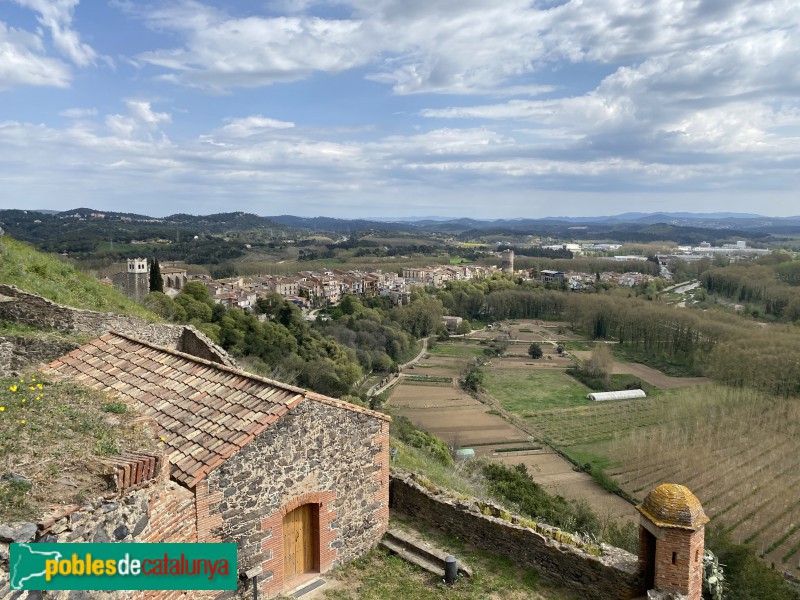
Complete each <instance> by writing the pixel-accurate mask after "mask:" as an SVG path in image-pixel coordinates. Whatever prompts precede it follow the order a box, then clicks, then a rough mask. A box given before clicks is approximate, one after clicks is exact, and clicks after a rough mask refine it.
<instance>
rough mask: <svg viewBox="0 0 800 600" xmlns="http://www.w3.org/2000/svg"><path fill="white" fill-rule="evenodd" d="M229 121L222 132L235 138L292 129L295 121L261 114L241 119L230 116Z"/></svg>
mask: <svg viewBox="0 0 800 600" xmlns="http://www.w3.org/2000/svg"><path fill="white" fill-rule="evenodd" d="M228 121H229V122H228V124H227V125H225V126H224V127H223V128H222V129H220V134H222V135H223V136H229V137H235V138H245V137H250V136H253V135H258V134H260V133H268V132H270V131H274V130H276V129H291V128H293V127H294V123H292V122H291V121H280V120H278V119H270V118H269V117H263V116H261V115H253V116H250V117H243V118H240V119H234V118H230V119H228Z"/></svg>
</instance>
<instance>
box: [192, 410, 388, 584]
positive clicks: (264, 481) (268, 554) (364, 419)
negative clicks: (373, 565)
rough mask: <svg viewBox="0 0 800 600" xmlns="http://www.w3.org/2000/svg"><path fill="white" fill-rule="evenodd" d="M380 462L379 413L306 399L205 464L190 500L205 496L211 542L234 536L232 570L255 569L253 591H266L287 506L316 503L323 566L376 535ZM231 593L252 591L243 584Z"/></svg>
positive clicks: (278, 569)
mask: <svg viewBox="0 0 800 600" xmlns="http://www.w3.org/2000/svg"><path fill="white" fill-rule="evenodd" d="M388 461H389V442H388V423H387V422H386V421H385V420H383V419H381V418H379V417H377V416H374V415H372V414H370V413H369V412H357V411H351V410H347V409H343V408H339V407H336V406H330V405H327V404H323V403H321V402H317V401H314V400H311V399H308V400H306V401H304V402H301V403H300V404H299V405H297V406H296V407H295V408H294V409H293V410H292V411H291V412H290V413H289V414H287V415H286V416H284V417H283V418H282V419H280V420H279V421H278V422H277V423H276V424H275V425H274V426H273V427H271V428H269V429H267V430H266V431H264V432H263V433H262V434H261V435H260V436H258V437H257V438H256V439H254V440H253V441H252V442H250V443H249V444H247V445H246V446H245V447H244V448H243V449H242V450H240V451H239V452H238V453H236V454H234V456H233V457H231V458H230V459H228V460H227V461H226V462H225V463H224V464H223V465H222V466H220V467H219V468H218V469H216V470H215V471H213V472H212V473H211V474H210V475H209V476H208V478H207V479H206V483H207V485H208V487H207V489H204V490H202V491H198V508H200V507H201V506H203V500H201V498H202V497H204V496H208V497H209V498H211V501H210V502H209V503H208V506H209V515H208V517H207V518H213V516H214V515H215V514H216V515H218V516H219V517H220V519H221V526H220V528H219V538H218V539H219V541H223V542H235V543H236V544H237V545H238V547H239V571H240V573H248V574H249V575H248V577H249V578H252V576H253V575H257V576H258V583H259V588H260V592H261V593H262V594H264V595H268V596H269V595H274V594H276V593H277V592H280V591H281V590H282V589H283V587H284V584H285V583H286V582H284V581H283V557H282V555H283V531H282V529H283V517H284V516H285V515H286V514H287V513H288V512H290V511H291V510H293V509H294V508H297V507H299V506H302V505H303V504H313V505H316V507H317V511H318V515H319V517H318V518H319V548H317V555H318V559H319V563H320V565H319V566H320V568H321V571H323V572H324V571H325V570H327V569H329V568H331V567H334V566H336V565H339V564H341V563H343V562H347V561H349V560H352V559H353V558H356V557H357V556H360V555H361V554H362V553H364V552H365V551H366V550H368V549H369V548H371V547H372V546H373V545H374V544H375V543H377V542H378V540H379V539H380V537H381V536H382V535H383V533H384V531H385V530H386V527H387V524H388V487H389V480H388ZM199 487H200V486H198V488H199ZM216 499H218V502H217V501H216ZM198 519H199V516H198ZM198 523H200V520H198ZM199 530H200V531H203V530H204V528H203V527H199ZM210 531H211V534H212V535H213V534H214V532H215V528H214V527H213V526H212V527H211V528H210ZM201 541H202V538H201ZM240 593H241V594H242V595H245V594H246V595H248V596H252V587H251V584H250V583H249V582H248V583H246V584H244V583H243V586H242V589H240ZM233 595H234V594H223V596H222V597H232V596H233Z"/></svg>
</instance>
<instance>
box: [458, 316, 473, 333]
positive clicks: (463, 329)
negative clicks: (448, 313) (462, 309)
mask: <svg viewBox="0 0 800 600" xmlns="http://www.w3.org/2000/svg"><path fill="white" fill-rule="evenodd" d="M456 333H457V334H458V335H467V334H468V333H472V325H471V324H470V322H469V321H467V320H466V319H464V320H463V321H461V323H459V324H458V328H457V329H456Z"/></svg>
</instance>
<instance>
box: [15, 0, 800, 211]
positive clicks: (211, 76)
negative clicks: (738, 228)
mask: <svg viewBox="0 0 800 600" xmlns="http://www.w3.org/2000/svg"><path fill="white" fill-rule="evenodd" d="M799 25H800V2H797V0H785V1H783V0H767V1H764V0H638V1H634V0H592V1H589V0H569V1H564V0H527V1H526V0H339V1H328V0H277V1H274V2H259V1H257V0H247V1H244V0H228V1H226V2H216V3H211V2H196V1H194V0H188V1H183V0H169V1H163V2H161V1H154V2H147V1H140V0H111V1H104V0H93V1H91V2H89V1H84V2H80V1H79V0H50V1H48V0H0V208H22V209H50V210H67V209H70V208H76V207H91V208H96V209H101V210H109V211H121V212H137V213H142V214H148V215H152V216H166V215H169V214H173V213H191V214H209V213H217V212H229V211H247V212H253V213H256V214H259V215H279V214H294V215H302V216H318V215H324V216H332V217H340V218H347V217H408V216H433V215H436V216H448V217H473V218H525V217H528V218H536V217H544V216H556V215H558V216H562V215H563V216H591V215H611V214H618V213H622V212H627V211H637V212H659V211H690V212H715V211H733V212H748V213H759V214H764V215H770V216H788V215H797V214H800V196H799V194H798V190H800V68H798V65H800V31H798V29H799V27H798V26H799Z"/></svg>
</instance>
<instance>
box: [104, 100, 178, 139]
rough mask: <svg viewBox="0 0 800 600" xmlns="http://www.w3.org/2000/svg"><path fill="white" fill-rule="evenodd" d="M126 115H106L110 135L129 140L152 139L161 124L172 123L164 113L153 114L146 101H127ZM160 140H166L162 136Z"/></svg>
mask: <svg viewBox="0 0 800 600" xmlns="http://www.w3.org/2000/svg"><path fill="white" fill-rule="evenodd" d="M125 105H126V106H127V107H128V114H127V115H120V114H115V115H106V118H105V125H106V127H107V128H108V130H109V131H110V132H111V133H112V135H115V136H118V137H121V138H125V139H130V138H134V137H142V138H144V139H153V135H154V134H155V133H157V132H159V131H160V125H161V124H162V123H169V122H170V121H172V116H171V115H170V114H169V113H165V112H155V111H154V110H153V108H152V106H151V104H150V102H148V101H146V100H127V101H126V102H125ZM162 139H166V138H165V136H163V134H162Z"/></svg>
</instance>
